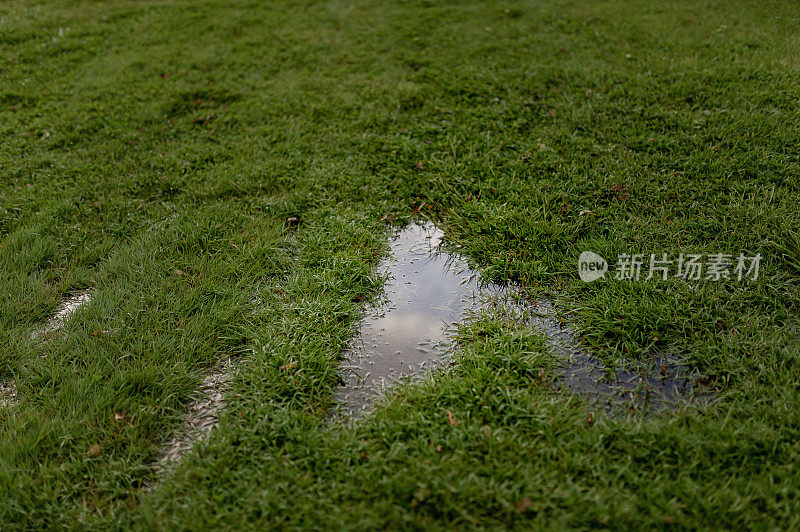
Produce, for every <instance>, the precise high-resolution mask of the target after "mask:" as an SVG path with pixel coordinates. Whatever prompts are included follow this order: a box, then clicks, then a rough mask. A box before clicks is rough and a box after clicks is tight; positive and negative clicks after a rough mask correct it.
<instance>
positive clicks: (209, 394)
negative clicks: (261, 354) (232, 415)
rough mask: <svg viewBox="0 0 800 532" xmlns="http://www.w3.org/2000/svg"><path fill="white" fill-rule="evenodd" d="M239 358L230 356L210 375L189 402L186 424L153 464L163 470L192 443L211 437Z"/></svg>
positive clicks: (151, 464)
mask: <svg viewBox="0 0 800 532" xmlns="http://www.w3.org/2000/svg"><path fill="white" fill-rule="evenodd" d="M235 363H236V361H235V360H234V359H232V358H229V359H227V360H226V361H225V362H223V363H222V364H221V365H220V366H219V367H217V368H216V369H215V370H214V371H212V372H211V373H209V374H208V375H206V377H205V378H204V379H203V382H202V384H201V385H200V388H199V389H198V390H197V392H196V395H195V398H194V400H193V401H192V402H191V403H190V404H189V407H188V409H187V410H188V412H189V414H188V417H187V418H186V420H184V422H183V426H182V427H181V428H180V429H179V430H178V431H177V432H176V433H175V434H174V435H173V437H172V438H171V439H170V440H169V441H168V442H167V443H166V445H165V446H164V447H163V448H162V450H161V453H160V455H159V457H158V458H157V459H156V460H154V461H153V462H151V463H150V467H151V468H152V469H153V470H154V471H155V472H156V473H160V472H162V471H164V470H165V469H167V468H168V467H169V466H170V465H173V464H175V463H177V462H178V461H179V460H180V459H181V458H183V457H184V456H186V455H187V454H188V453H189V452H190V451H191V450H192V447H193V446H194V445H195V444H196V443H198V442H200V441H202V440H203V439H205V438H206V437H208V435H209V434H210V433H211V431H212V430H213V429H214V427H216V426H217V423H218V422H219V412H220V410H221V409H222V408H223V406H225V395H224V394H225V391H226V388H227V384H228V381H229V380H230V378H231V375H232V373H233V369H234V366H235Z"/></svg>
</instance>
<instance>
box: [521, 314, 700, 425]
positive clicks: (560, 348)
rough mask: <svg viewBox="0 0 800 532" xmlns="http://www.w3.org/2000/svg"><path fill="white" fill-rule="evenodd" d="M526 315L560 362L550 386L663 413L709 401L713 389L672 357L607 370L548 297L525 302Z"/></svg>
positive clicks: (607, 403) (610, 404)
mask: <svg viewBox="0 0 800 532" xmlns="http://www.w3.org/2000/svg"><path fill="white" fill-rule="evenodd" d="M527 313H528V314H529V315H530V316H531V317H530V318H529V319H528V321H529V323H531V324H532V325H533V326H534V327H536V328H537V329H538V330H539V331H540V332H542V333H543V334H544V335H545V337H546V339H547V344H548V346H549V347H550V350H551V352H553V353H555V354H557V355H560V356H561V357H562V358H563V360H564V365H563V366H561V367H560V368H559V370H558V374H557V378H556V382H555V384H554V386H555V387H556V388H558V389H567V390H570V391H571V392H573V393H574V394H576V395H579V396H582V397H584V398H585V399H588V400H589V401H591V402H594V403H595V404H597V405H598V406H606V407H609V408H614V407H621V408H623V409H625V410H648V411H665V410H669V409H674V408H677V407H679V406H682V405H688V404H695V405H698V406H705V405H707V404H708V403H710V402H711V401H713V399H714V390H712V389H711V388H710V387H709V386H708V385H707V384H701V382H703V379H702V377H701V376H699V375H697V374H694V373H692V372H691V371H690V370H689V369H688V368H687V367H686V366H684V365H682V364H681V363H680V362H679V361H678V360H677V359H676V358H675V357H671V356H657V357H654V358H652V359H650V360H649V361H648V362H647V363H641V364H638V365H630V366H629V367H616V368H614V369H613V370H608V369H607V368H606V367H605V365H604V364H603V362H601V361H600V360H598V359H597V358H596V357H594V356H592V355H591V354H590V353H589V352H588V350H587V349H586V347H585V346H584V345H583V344H582V343H581V342H580V340H579V339H578V336H577V333H576V332H575V330H574V327H572V326H571V325H570V324H569V322H568V321H565V320H564V319H563V318H561V317H559V316H558V311H557V308H556V306H555V304H554V302H553V301H552V300H550V299H539V300H537V301H534V302H532V303H530V305H529V307H528V312H527Z"/></svg>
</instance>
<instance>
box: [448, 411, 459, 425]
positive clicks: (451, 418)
mask: <svg viewBox="0 0 800 532" xmlns="http://www.w3.org/2000/svg"><path fill="white" fill-rule="evenodd" d="M447 422H448V423H450V426H451V427H457V426H458V420H457V419H456V416H454V415H453V413H452V412H451V411H449V410H448V411H447Z"/></svg>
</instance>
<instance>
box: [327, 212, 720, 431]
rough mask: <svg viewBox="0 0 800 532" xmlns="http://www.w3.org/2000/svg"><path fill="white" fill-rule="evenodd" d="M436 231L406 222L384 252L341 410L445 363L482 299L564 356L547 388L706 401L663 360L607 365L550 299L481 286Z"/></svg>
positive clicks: (638, 400)
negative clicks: (379, 289)
mask: <svg viewBox="0 0 800 532" xmlns="http://www.w3.org/2000/svg"><path fill="white" fill-rule="evenodd" d="M443 237H444V233H443V231H441V230H440V229H438V228H437V227H436V226H434V225H433V224H423V225H420V224H410V225H408V226H406V227H405V228H404V229H402V230H401V231H399V232H397V233H396V235H395V237H394V240H393V242H392V245H391V256H390V257H389V258H387V259H386V260H384V261H383V262H382V263H381V264H380V266H379V271H380V273H382V274H384V275H386V276H387V278H388V280H387V283H386V286H385V299H384V301H383V302H382V304H379V305H376V306H373V307H371V308H369V309H368V310H367V314H366V316H364V318H362V320H361V322H360V323H359V326H358V334H357V335H356V337H355V341H354V342H353V344H352V345H351V347H350V348H349V349H348V350H346V351H345V353H344V355H343V356H344V362H343V366H342V370H343V375H342V379H343V381H344V384H343V385H342V386H341V387H340V389H339V391H338V393H337V400H338V403H339V413H340V414H344V415H346V416H351V417H360V416H363V415H364V414H365V413H367V412H369V410H370V409H371V407H372V405H373V403H374V402H375V400H376V399H377V398H378V397H380V396H381V395H382V393H383V392H384V391H385V390H386V388H387V387H389V386H392V385H393V384H395V383H398V382H402V381H404V380H407V379H418V378H420V377H421V376H422V375H424V374H425V373H427V372H429V371H431V370H432V369H435V368H437V367H442V366H443V365H445V364H446V363H447V362H448V361H449V359H450V356H451V354H452V351H453V342H452V331H453V330H454V326H455V325H456V324H457V323H458V322H460V321H463V320H464V319H467V318H469V317H470V316H471V315H474V314H475V313H476V312H478V311H480V310H482V309H485V308H487V306H488V305H490V304H494V305H502V306H503V307H504V308H506V309H507V310H508V311H509V312H511V313H512V314H513V315H514V316H515V317H516V318H517V319H519V320H520V322H521V323H527V324H529V325H531V326H533V327H535V328H536V329H537V330H539V331H540V332H541V333H543V334H544V336H545V337H546V340H547V344H548V346H549V347H550V349H551V351H552V352H553V353H555V354H558V355H560V356H561V357H562V358H563V361H564V364H563V365H562V366H561V367H560V368H559V370H558V372H557V375H556V378H555V383H554V387H556V388H559V389H562V388H566V389H568V390H570V391H572V392H573V393H575V394H577V395H580V396H582V397H584V398H586V399H588V400H590V401H594V402H597V403H598V404H606V405H607V406H609V407H619V406H621V407H623V408H626V409H632V408H633V409H637V408H644V409H648V410H664V409H667V408H674V407H676V406H678V405H681V404H687V403H690V402H697V403H705V402H708V400H710V398H711V394H710V393H709V391H708V390H703V389H701V387H697V386H695V385H694V381H695V377H696V376H695V375H692V374H690V372H689V371H688V370H687V369H686V368H684V367H682V366H680V365H679V364H678V363H677V362H676V361H674V360H672V359H668V358H666V357H658V358H656V359H654V360H651V361H650V367H644V368H636V369H629V368H615V370H614V371H607V370H606V368H605V366H604V365H603V363H602V362H601V361H599V360H598V359H597V358H595V357H593V356H592V355H591V354H589V353H588V352H587V349H586V348H585V346H583V345H582V344H581V342H580V340H579V339H578V336H577V334H576V333H575V332H574V329H573V328H572V327H571V326H570V325H569V322H568V321H566V320H564V319H563V318H560V317H559V316H558V311H557V310H558V309H557V307H556V306H555V304H554V302H553V301H552V300H551V299H548V298H540V299H537V300H535V301H528V302H524V303H520V302H518V301H517V300H518V299H519V298H513V297H511V290H510V289H508V288H505V287H501V286H499V285H494V284H489V283H483V282H481V281H480V279H479V276H478V274H477V272H475V271H473V270H471V269H469V267H468V266H467V263H466V261H464V260H463V259H462V258H460V257H459V256H458V255H457V254H454V253H450V252H447V251H444V250H443V249H442V240H443Z"/></svg>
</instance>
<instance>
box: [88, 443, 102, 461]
mask: <svg viewBox="0 0 800 532" xmlns="http://www.w3.org/2000/svg"><path fill="white" fill-rule="evenodd" d="M101 452H102V451H100V446H99V445H97V444H96V443H95V444H94V445H92V446H91V447H89V452H88V453H86V454H88V455H89V457H90V458H94V457H95V456H100V454H101Z"/></svg>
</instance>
